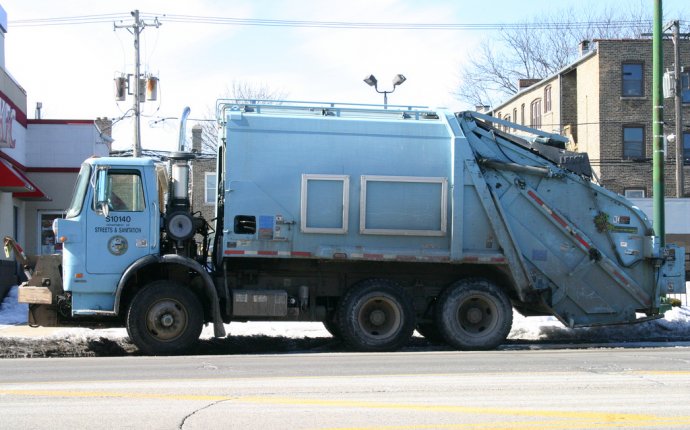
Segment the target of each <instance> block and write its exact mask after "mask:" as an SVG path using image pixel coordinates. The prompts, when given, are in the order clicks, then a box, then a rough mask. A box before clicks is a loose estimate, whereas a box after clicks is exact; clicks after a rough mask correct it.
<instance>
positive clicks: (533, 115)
mask: <svg viewBox="0 0 690 430" xmlns="http://www.w3.org/2000/svg"><path fill="white" fill-rule="evenodd" d="M530 108H531V112H530V126H531V127H535V128H539V127H541V99H536V100H535V101H533V102H532V105H531V106H530Z"/></svg>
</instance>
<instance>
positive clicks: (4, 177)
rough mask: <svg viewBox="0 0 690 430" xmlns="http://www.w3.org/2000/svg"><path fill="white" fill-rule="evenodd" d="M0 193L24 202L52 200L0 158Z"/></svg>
mask: <svg viewBox="0 0 690 430" xmlns="http://www.w3.org/2000/svg"><path fill="white" fill-rule="evenodd" d="M0 191H5V192H10V193H12V197H16V198H18V199H22V200H50V199H49V198H48V197H47V196H46V195H45V194H44V193H43V191H41V190H39V189H38V187H37V186H36V185H35V184H34V183H33V182H31V181H30V180H29V178H27V177H26V176H25V175H24V174H23V173H22V172H20V171H19V170H18V169H17V168H15V167H14V166H13V165H12V164H11V163H10V162H9V161H7V160H4V159H1V158H0Z"/></svg>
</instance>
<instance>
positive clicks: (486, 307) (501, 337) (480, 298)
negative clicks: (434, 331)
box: [436, 278, 513, 350]
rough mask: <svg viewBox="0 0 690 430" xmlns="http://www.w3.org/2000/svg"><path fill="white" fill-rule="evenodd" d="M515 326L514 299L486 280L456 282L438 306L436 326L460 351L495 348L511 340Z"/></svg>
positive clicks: (441, 298) (470, 279)
mask: <svg viewBox="0 0 690 430" xmlns="http://www.w3.org/2000/svg"><path fill="white" fill-rule="evenodd" d="M512 324H513V311H512V306H511V304H510V299H509V298H508V296H507V295H506V293H505V292H504V291H503V290H502V289H500V288H499V287H498V286H497V285H496V284H494V283H493V282H491V281H489V280H487V279H484V278H468V279H463V280H461V281H458V282H456V283H454V284H453V285H451V286H450V287H448V288H447V289H446V290H445V291H444V292H443V293H442V294H441V296H440V297H439V300H438V303H437V308H436V325H437V327H438V328H439V331H440V332H441V334H442V335H443V338H444V339H445V340H446V342H448V343H449V344H450V345H451V346H453V347H455V348H458V349H463V350H477V349H479V350H485V349H494V348H496V347H497V346H499V345H500V344H501V343H503V342H504V341H505V339H506V338H507V337H508V333H510V328H511V326H512Z"/></svg>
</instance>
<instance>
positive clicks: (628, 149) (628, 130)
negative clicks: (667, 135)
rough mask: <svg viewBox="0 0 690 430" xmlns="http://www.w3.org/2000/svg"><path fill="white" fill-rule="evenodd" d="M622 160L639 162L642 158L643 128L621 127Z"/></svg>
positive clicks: (633, 126) (638, 126)
mask: <svg viewBox="0 0 690 430" xmlns="http://www.w3.org/2000/svg"><path fill="white" fill-rule="evenodd" d="M623 158H624V159H626V160H640V159H643V158H644V127H643V126H640V125H624V126H623Z"/></svg>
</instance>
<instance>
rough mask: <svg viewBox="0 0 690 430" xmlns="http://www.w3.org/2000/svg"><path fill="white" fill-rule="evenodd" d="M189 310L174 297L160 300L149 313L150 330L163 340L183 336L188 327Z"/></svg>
mask: <svg viewBox="0 0 690 430" xmlns="http://www.w3.org/2000/svg"><path fill="white" fill-rule="evenodd" d="M187 321H188V315H187V311H186V310H185V309H184V307H182V306H181V305H180V303H179V302H177V301H176V300H173V299H164V300H159V301H157V302H156V303H154V304H153V305H152V306H151V307H150V308H149V311H148V313H147V317H146V327H147V329H148V332H149V333H150V334H152V335H153V336H155V337H156V338H157V339H158V340H161V341H172V340H174V339H176V338H177V337H179V336H181V335H182V334H183V333H184V331H185V330H186V328H187Z"/></svg>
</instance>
